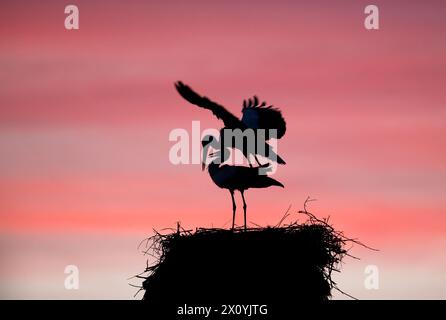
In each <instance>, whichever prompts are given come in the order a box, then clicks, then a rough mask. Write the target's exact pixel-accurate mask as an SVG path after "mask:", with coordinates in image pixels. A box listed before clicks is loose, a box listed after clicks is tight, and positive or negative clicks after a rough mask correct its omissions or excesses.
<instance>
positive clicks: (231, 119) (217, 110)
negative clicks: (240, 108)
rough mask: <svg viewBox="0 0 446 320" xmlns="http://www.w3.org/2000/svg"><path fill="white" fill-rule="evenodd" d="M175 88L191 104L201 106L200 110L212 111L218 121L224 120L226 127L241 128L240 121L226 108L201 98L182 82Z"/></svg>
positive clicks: (176, 84)
mask: <svg viewBox="0 0 446 320" xmlns="http://www.w3.org/2000/svg"><path fill="white" fill-rule="evenodd" d="M175 88H176V89H177V91H178V93H179V94H180V95H181V96H182V97H183V98H184V99H186V100H187V101H189V102H190V103H192V104H194V105H196V106H199V107H200V108H204V109H208V110H211V111H212V113H213V114H214V115H215V116H216V117H217V118H218V119H220V120H223V123H224V124H225V127H228V128H238V127H240V124H241V121H240V119H239V118H237V117H236V116H235V115H233V114H232V113H231V112H229V111H228V110H226V108H225V107H223V106H221V105H219V104H218V103H215V102H213V101H212V100H210V99H209V98H207V97H203V96H200V95H199V94H198V93H196V92H195V91H194V90H192V88H191V87H189V86H187V85H185V84H184V83H182V82H181V81H178V82H177V83H175Z"/></svg>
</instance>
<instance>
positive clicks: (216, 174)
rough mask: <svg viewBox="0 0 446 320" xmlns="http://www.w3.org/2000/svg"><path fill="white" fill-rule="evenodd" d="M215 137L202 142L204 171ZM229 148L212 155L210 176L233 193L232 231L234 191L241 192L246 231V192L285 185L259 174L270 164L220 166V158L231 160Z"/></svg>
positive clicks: (209, 169)
mask: <svg viewBox="0 0 446 320" xmlns="http://www.w3.org/2000/svg"><path fill="white" fill-rule="evenodd" d="M214 139H215V137H214V136H206V137H204V138H203V140H202V142H201V143H202V145H203V155H202V169H203V170H204V169H205V167H206V160H207V158H208V151H209V147H210V145H211V143H212V142H214ZM229 156H230V154H229V148H223V150H221V149H220V150H217V151H215V152H213V153H211V154H210V157H211V158H213V159H212V161H211V162H210V163H209V165H208V171H209V175H210V176H211V179H212V181H213V182H214V183H215V184H216V185H217V186H218V187H220V188H223V189H228V190H229V192H230V193H231V199H232V229H234V225H235V211H236V208H237V206H236V204H235V199H234V191H235V190H238V191H240V194H241V195H242V199H243V218H244V228H245V230H246V208H247V206H246V201H245V195H244V192H245V190H248V189H249V188H268V187H271V186H279V187H282V188H284V185H283V184H282V183H280V182H279V181H277V180H274V179H273V178H270V177H268V176H266V175H262V174H260V173H259V168H261V167H265V166H268V164H265V165H262V166H260V167H246V166H232V165H220V164H221V162H220V158H222V159H223V162H224V161H227V160H228V159H229Z"/></svg>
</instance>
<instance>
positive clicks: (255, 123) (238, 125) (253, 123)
mask: <svg viewBox="0 0 446 320" xmlns="http://www.w3.org/2000/svg"><path fill="white" fill-rule="evenodd" d="M175 87H176V89H177V91H178V93H179V94H180V95H181V96H182V97H183V98H184V99H186V100H187V101H189V102H190V103H192V104H194V105H196V106H198V107H200V108H204V109H208V110H210V111H212V113H213V114H214V115H215V116H216V117H217V118H218V119H220V120H222V121H223V123H224V125H225V127H224V128H223V129H222V130H224V129H232V130H234V129H240V130H241V131H242V132H243V131H245V130H246V129H253V131H254V134H255V138H256V140H255V146H254V148H248V147H247V146H246V145H245V144H242V145H241V146H240V145H239V144H234V142H233V141H232V142H231V145H230V147H235V148H238V149H239V150H240V151H242V152H243V155H244V156H245V157H246V159H248V162H249V163H250V156H254V157H255V159H256V161H257V163H258V164H259V165H260V163H259V160H258V159H257V154H258V155H261V156H263V157H267V158H269V159H271V160H275V161H277V163H279V164H285V161H284V160H283V159H282V158H281V157H280V156H279V155H277V154H276V153H275V152H274V151H273V149H272V147H271V145H269V144H268V143H267V142H266V141H268V140H270V138H271V137H270V134H269V132H270V130H275V132H276V135H275V136H273V138H276V139H280V138H282V137H283V135H284V134H285V131H286V123H285V120H284V118H283V116H282V113H281V112H280V110H279V109H277V108H274V107H273V106H267V105H266V102H262V103H261V104H259V100H258V98H257V97H256V96H254V97H253V98H252V99H248V100H247V101H246V100H244V101H243V108H242V113H243V116H242V118H241V119H239V118H237V117H236V116H235V115H233V114H232V113H231V112H229V111H228V110H227V109H226V108H225V107H223V106H221V105H219V104H218V103H215V102H214V101H212V100H210V99H209V98H207V97H204V96H200V95H199V94H198V93H196V92H195V91H194V90H192V88H190V87H189V86H187V85H185V84H184V83H182V82H181V81H178V82H177V83H175ZM258 129H264V131H263V132H264V133H265V134H264V135H263V136H262V138H264V140H265V142H264V143H265V146H264V148H258V143H257V139H258V138H259V136H258V132H261V131H259V130H258ZM223 137H224V134H221V143H222V146H223V145H224V142H223ZM250 164H251V163H250Z"/></svg>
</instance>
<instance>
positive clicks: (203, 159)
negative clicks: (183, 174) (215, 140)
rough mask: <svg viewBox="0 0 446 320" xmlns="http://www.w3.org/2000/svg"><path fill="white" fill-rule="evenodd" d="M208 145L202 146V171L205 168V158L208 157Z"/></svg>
mask: <svg viewBox="0 0 446 320" xmlns="http://www.w3.org/2000/svg"><path fill="white" fill-rule="evenodd" d="M208 151H209V145H205V146H203V154H202V158H201V170H202V171H204V169H205V168H206V159H207V158H208Z"/></svg>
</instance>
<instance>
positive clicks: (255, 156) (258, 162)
mask: <svg viewBox="0 0 446 320" xmlns="http://www.w3.org/2000/svg"><path fill="white" fill-rule="evenodd" d="M254 158H255V159H256V161H257V164H258V165H259V166H261V165H262V164H261V163H260V161H259V159H258V158H257V155H254Z"/></svg>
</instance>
